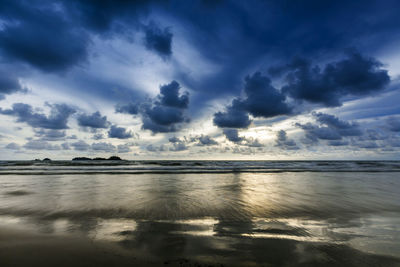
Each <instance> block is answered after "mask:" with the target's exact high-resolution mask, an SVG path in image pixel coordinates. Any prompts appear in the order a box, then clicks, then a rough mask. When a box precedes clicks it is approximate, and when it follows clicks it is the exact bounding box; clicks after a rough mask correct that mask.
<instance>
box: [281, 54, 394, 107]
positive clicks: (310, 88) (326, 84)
mask: <svg viewBox="0 0 400 267" xmlns="http://www.w3.org/2000/svg"><path fill="white" fill-rule="evenodd" d="M285 67H286V69H287V70H288V73H287V75H286V78H285V80H286V82H287V84H286V85H284V86H283V87H282V92H283V93H284V94H287V95H289V96H290V97H292V98H294V99H295V100H300V101H302V100H305V101H308V102H312V103H319V104H323V105H325V106H328V107H337V106H341V105H342V99H343V97H345V96H364V95H368V94H371V93H376V92H379V91H382V90H383V89H384V88H385V87H386V86H387V85H388V84H389V82H390V77H389V75H388V72H387V70H384V69H382V68H381V67H382V63H380V62H379V61H377V60H376V59H374V58H367V57H364V56H362V55H361V54H360V53H358V52H350V53H348V57H347V58H346V59H343V60H340V61H337V62H333V63H329V64H327V65H326V66H325V68H324V69H323V70H321V69H320V67H319V66H312V64H311V62H310V61H308V60H306V59H298V58H297V59H295V60H293V61H292V63H290V64H288V65H286V66H285ZM274 71H276V69H275V70H274Z"/></svg>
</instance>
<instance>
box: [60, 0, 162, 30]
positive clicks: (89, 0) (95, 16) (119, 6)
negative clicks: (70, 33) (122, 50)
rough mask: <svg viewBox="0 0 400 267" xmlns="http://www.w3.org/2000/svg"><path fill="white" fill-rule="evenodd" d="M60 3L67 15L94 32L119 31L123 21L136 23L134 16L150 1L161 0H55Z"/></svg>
mask: <svg viewBox="0 0 400 267" xmlns="http://www.w3.org/2000/svg"><path fill="white" fill-rule="evenodd" d="M57 2H59V3H62V4H63V5H64V7H65V8H66V10H67V11H68V12H69V15H70V16H71V17H72V18H73V19H74V20H77V21H79V22H80V23H81V24H82V26H84V27H85V28H87V29H88V30H90V31H92V32H95V33H99V34H101V33H106V32H110V31H117V32H118V31H120V30H121V29H120V27H121V26H122V25H123V24H124V23H125V24H128V25H133V26H137V25H136V22H137V21H136V20H137V19H136V17H137V15H139V14H142V13H146V12H147V10H148V6H149V5H151V4H152V3H157V2H159V3H162V2H163V1H162V0H135V1H125V0H102V1H97V0H77V1H68V0H66V1H57Z"/></svg>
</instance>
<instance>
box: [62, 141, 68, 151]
mask: <svg viewBox="0 0 400 267" xmlns="http://www.w3.org/2000/svg"><path fill="white" fill-rule="evenodd" d="M61 147H62V149H64V150H69V149H70V145H69V144H68V143H66V142H64V143H62V144H61Z"/></svg>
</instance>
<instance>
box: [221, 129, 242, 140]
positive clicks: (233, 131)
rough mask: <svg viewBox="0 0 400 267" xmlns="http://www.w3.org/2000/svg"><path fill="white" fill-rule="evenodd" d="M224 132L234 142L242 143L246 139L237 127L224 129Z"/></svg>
mask: <svg viewBox="0 0 400 267" xmlns="http://www.w3.org/2000/svg"><path fill="white" fill-rule="evenodd" d="M223 133H224V135H225V137H226V138H227V139H228V140H229V141H231V142H233V143H240V142H242V141H243V140H244V138H243V137H240V136H239V132H238V130H236V129H224V130H223Z"/></svg>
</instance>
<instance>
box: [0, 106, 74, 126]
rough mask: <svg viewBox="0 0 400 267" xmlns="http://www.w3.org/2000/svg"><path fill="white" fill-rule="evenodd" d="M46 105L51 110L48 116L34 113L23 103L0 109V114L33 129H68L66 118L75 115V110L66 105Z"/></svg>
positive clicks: (30, 107)
mask: <svg viewBox="0 0 400 267" xmlns="http://www.w3.org/2000/svg"><path fill="white" fill-rule="evenodd" d="M47 105H48V106H49V107H50V108H51V110H50V114H49V115H48V116H47V115H45V114H43V113H37V112H34V111H33V109H32V106H31V105H28V104H24V103H15V104H13V105H12V108H11V109H5V110H3V109H1V108H0V114H4V115H11V116H16V117H17V122H25V123H27V124H28V125H30V126H32V127H34V128H44V129H55V130H60V129H68V126H67V122H68V118H69V117H70V115H72V114H73V113H75V109H73V108H71V107H70V106H68V105H66V104H53V105H50V104H47Z"/></svg>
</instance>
